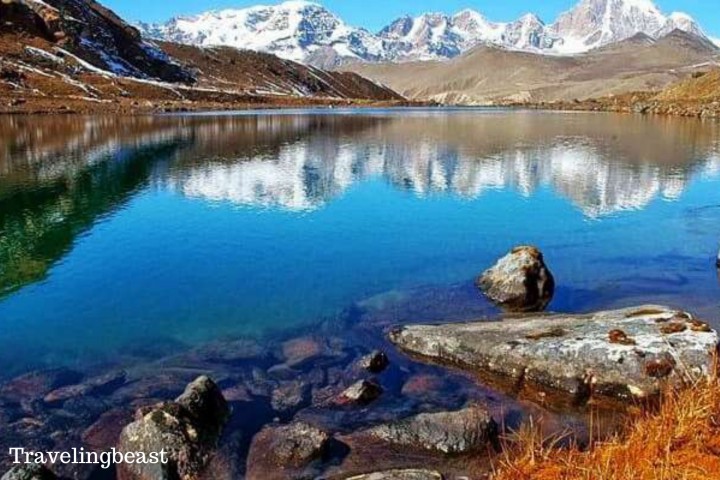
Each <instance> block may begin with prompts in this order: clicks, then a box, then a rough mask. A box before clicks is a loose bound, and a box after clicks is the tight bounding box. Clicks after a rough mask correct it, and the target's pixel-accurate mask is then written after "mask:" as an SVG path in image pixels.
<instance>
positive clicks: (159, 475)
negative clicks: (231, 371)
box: [118, 376, 230, 480]
mask: <svg viewBox="0 0 720 480" xmlns="http://www.w3.org/2000/svg"><path fill="white" fill-rule="evenodd" d="M229 416H230V409H229V407H228V405H227V402H226V401H225V399H224V398H223V396H222V393H221V392H220V389H219V388H218V387H217V385H215V383H214V382H213V381H212V380H210V379H209V378H208V377H204V376H203V377H200V378H198V379H197V380H195V381H194V382H192V383H191V384H190V385H188V386H187V388H186V389H185V392H184V393H183V394H182V395H180V396H179V397H178V398H177V399H176V400H175V401H174V402H166V403H163V404H160V405H156V406H154V407H151V408H148V409H141V410H139V411H138V412H137V414H136V421H135V422H133V423H131V424H130V425H128V426H126V427H125V428H124V429H123V431H122V433H121V434H120V440H119V442H118V449H119V450H120V451H121V452H143V453H145V454H146V455H149V454H150V453H153V452H160V451H162V450H164V451H165V452H166V453H167V458H168V460H169V461H168V463H167V464H161V463H158V464H120V465H118V478H119V479H120V480H156V479H178V480H191V479H195V478H197V477H198V475H199V474H200V473H201V472H202V470H203V469H204V467H205V466H206V464H207V462H208V460H209V458H210V455H211V454H212V451H213V449H214V448H215V447H216V445H217V442H218V440H219V437H220V433H221V430H222V427H223V426H224V424H225V422H226V421H227V420H228V417H229Z"/></svg>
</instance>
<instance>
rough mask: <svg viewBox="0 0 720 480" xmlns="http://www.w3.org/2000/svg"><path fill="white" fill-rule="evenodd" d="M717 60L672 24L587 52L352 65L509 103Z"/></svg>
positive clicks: (414, 85) (488, 49)
mask: <svg viewBox="0 0 720 480" xmlns="http://www.w3.org/2000/svg"><path fill="white" fill-rule="evenodd" d="M719 60H720V49H718V47H716V46H715V45H714V44H713V43H711V42H710V41H708V40H706V39H704V38H702V37H697V36H695V35H692V34H690V33H686V32H683V31H680V30H674V31H673V32H671V33H670V34H668V35H666V36H665V37H663V38H661V39H659V40H656V39H654V38H652V37H650V36H648V35H644V34H637V35H635V36H633V37H631V38H629V39H626V40H623V41H621V42H617V43H614V44H610V45H608V46H604V47H601V48H598V49H595V50H593V51H591V52H588V53H586V54H583V55H574V56H557V55H556V56H552V55H538V54H534V53H528V52H517V51H508V50H505V49H501V48H498V47H494V46H481V47H478V48H476V49H474V50H471V51H470V52H468V53H466V54H464V55H461V56H459V57H457V58H454V59H452V60H449V61H445V62H439V61H435V62H413V63H406V64H402V65H397V64H390V63H388V64H380V65H371V64H356V65H354V66H351V67H348V68H351V69H352V70H354V71H356V72H359V73H361V74H362V75H365V76H367V77H369V78H373V79H376V80H378V81H380V82H383V83H384V84H387V85H389V86H390V87H391V88H394V89H395V90H397V91H398V92H400V93H402V94H404V95H406V96H408V97H410V98H414V99H425V100H435V101H439V102H443V103H452V104H455V103H462V104H504V103H525V102H527V103H531V102H549V101H561V100H565V101H571V100H575V99H588V98H595V97H602V96H607V95H616V94H621V93H625V92H631V91H657V90H660V89H662V88H664V87H666V86H667V85H669V84H671V83H673V82H676V81H678V80H679V79H681V78H684V77H686V76H688V75H689V74H690V73H691V72H693V71H696V70H702V69H707V68H708V67H709V66H712V65H715V64H717V62H718V61H719Z"/></svg>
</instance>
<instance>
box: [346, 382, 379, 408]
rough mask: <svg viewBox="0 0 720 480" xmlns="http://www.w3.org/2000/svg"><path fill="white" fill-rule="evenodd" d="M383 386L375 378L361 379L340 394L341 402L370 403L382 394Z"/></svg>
mask: <svg viewBox="0 0 720 480" xmlns="http://www.w3.org/2000/svg"><path fill="white" fill-rule="evenodd" d="M382 393H383V389H382V387H381V386H380V385H379V384H378V383H377V382H375V381H373V380H360V381H358V382H356V383H354V384H353V385H351V386H350V387H349V388H348V389H346V390H345V391H344V392H342V393H341V394H340V398H339V403H359V404H368V403H371V402H373V401H374V400H376V399H377V398H378V397H379V396H380V395H382Z"/></svg>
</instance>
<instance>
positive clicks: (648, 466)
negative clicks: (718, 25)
mask: <svg viewBox="0 0 720 480" xmlns="http://www.w3.org/2000/svg"><path fill="white" fill-rule="evenodd" d="M538 432H539V429H537V428H533V427H529V428H527V429H525V430H523V431H521V432H518V433H517V434H516V435H514V437H513V438H511V439H509V440H508V442H509V448H508V450H507V453H505V454H504V457H503V459H502V461H501V462H500V465H499V467H498V471H497V473H496V475H495V476H494V480H525V479H527V480H710V479H720V380H718V379H717V378H714V379H712V380H708V381H706V382H703V383H701V384H698V385H695V386H693V387H691V388H688V389H686V390H683V391H681V392H673V393H668V394H667V395H666V396H665V397H664V399H663V402H662V404H661V406H660V407H659V409H658V410H656V411H654V412H646V413H644V414H642V415H640V416H639V418H637V419H635V421H634V422H633V423H632V424H631V425H629V427H628V430H627V432H626V433H625V434H624V435H621V436H616V437H614V438H612V439H610V440H607V441H605V442H602V443H596V444H594V445H592V446H591V447H590V448H589V449H586V450H581V449H579V448H570V449H567V448H560V447H558V446H557V445H558V441H557V440H552V439H550V440H549V439H544V438H541V435H540V434H539V433H538Z"/></svg>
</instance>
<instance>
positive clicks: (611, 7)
mask: <svg viewBox="0 0 720 480" xmlns="http://www.w3.org/2000/svg"><path fill="white" fill-rule="evenodd" d="M550 28H551V30H552V31H553V33H554V34H555V35H556V36H558V37H559V38H561V39H562V42H561V43H559V44H558V47H559V48H558V50H560V51H562V52H564V53H578V52H584V51H587V50H590V49H593V48H597V47H600V46H603V45H608V44H610V43H615V42H619V41H621V40H625V39H627V38H630V37H632V36H634V35H636V34H637V33H645V34H648V35H650V36H652V37H655V38H658V37H659V36H662V35H663V34H667V33H669V32H671V31H673V30H675V29H681V30H686V31H690V32H691V33H696V34H700V35H703V34H702V30H701V29H700V28H699V27H697V24H696V23H695V22H694V20H692V19H691V18H690V17H688V16H687V15H683V14H673V15H671V16H669V17H666V16H665V15H663V14H662V13H661V12H660V10H659V9H658V8H657V7H656V6H655V4H654V3H653V2H652V1H651V0H582V1H581V2H580V3H579V4H578V5H577V6H575V8H573V9H572V10H570V11H568V12H565V13H563V14H562V15H560V17H558V19H557V21H556V22H555V23H554V24H553V25H552V26H551V27H550Z"/></svg>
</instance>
